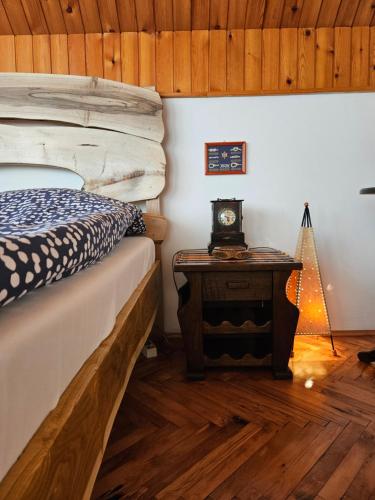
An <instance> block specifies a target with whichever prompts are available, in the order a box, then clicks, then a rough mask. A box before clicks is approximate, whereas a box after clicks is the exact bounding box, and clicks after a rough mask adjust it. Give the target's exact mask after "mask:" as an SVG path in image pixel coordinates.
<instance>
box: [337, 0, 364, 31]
mask: <svg viewBox="0 0 375 500" xmlns="http://www.w3.org/2000/svg"><path fill="white" fill-rule="evenodd" d="M358 6H359V0H341V5H340V8H339V11H338V13H337V17H336V21H335V26H340V27H351V26H352V24H353V21H354V18H355V15H356V13H357V10H358Z"/></svg>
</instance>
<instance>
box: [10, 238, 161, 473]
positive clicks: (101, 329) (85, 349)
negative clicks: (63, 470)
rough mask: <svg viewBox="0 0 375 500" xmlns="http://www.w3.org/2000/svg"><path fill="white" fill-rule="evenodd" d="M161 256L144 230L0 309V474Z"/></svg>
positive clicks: (21, 447)
mask: <svg viewBox="0 0 375 500" xmlns="http://www.w3.org/2000/svg"><path fill="white" fill-rule="evenodd" d="M154 260H155V247H154V243H153V241H152V240H151V239H149V238H146V237H144V236H135V237H129V238H124V240H123V241H122V242H121V243H120V244H119V245H118V246H117V247H116V248H115V249H114V250H113V251H112V252H111V253H110V254H109V255H108V256H107V257H105V258H104V259H103V261H102V262H100V263H98V264H95V265H94V266H92V267H89V268H88V269H86V270H84V271H81V272H80V273H78V274H76V275H74V276H71V277H70V278H65V279H64V280H62V281H59V282H57V283H53V284H51V285H49V286H47V287H44V288H41V289H39V290H36V291H34V292H31V293H29V294H28V295H27V296H25V297H24V298H23V299H21V300H19V301H18V302H15V303H12V304H9V305H8V306H5V307H4V308H3V309H1V310H0V480H1V479H2V478H3V477H4V476H5V474H6V473H7V471H8V469H9V468H10V467H11V466H12V465H13V463H14V462H15V461H16V459H17V457H18V456H19V454H20V453H21V452H22V450H23V448H24V447H25V445H26V444H27V443H28V441H29V440H30V438H31V437H32V435H33V434H34V432H35V431H36V430H37V429H38V427H39V425H40V424H41V423H42V421H43V420H44V418H45V417H46V416H47V414H48V413H49V412H50V411H51V410H52V409H53V408H54V407H55V406H56V404H57V402H58V400H59V398H60V396H61V395H62V393H63V392H64V390H65V389H66V387H67V386H68V385H69V383H70V381H71V380H72V379H73V377H74V375H75V374H76V373H77V372H78V371H79V369H80V368H81V366H82V365H83V363H84V362H85V361H86V359H87V358H89V356H90V355H91V354H92V352H93V351H94V350H95V349H96V348H97V347H98V345H99V344H100V343H101V342H102V341H103V340H104V339H105V338H106V337H107V336H108V334H109V333H110V332H111V330H112V329H113V326H114V323H115V319H116V316H117V314H118V313H119V311H120V310H121V308H122V306H123V305H124V303H125V302H126V301H127V300H128V299H129V297H130V296H131V294H132V293H133V291H134V290H135V288H136V287H137V285H138V284H139V283H140V281H141V280H142V278H143V277H144V276H145V275H146V273H147V272H148V271H149V269H150V268H151V267H152V264H153V262H154Z"/></svg>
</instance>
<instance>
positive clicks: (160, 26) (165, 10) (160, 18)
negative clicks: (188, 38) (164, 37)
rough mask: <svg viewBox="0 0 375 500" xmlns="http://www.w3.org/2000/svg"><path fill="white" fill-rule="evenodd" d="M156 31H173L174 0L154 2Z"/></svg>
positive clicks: (157, 0) (155, 0)
mask: <svg viewBox="0 0 375 500" xmlns="http://www.w3.org/2000/svg"><path fill="white" fill-rule="evenodd" d="M154 11H155V29H156V31H173V0H154Z"/></svg>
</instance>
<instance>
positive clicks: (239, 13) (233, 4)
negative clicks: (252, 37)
mask: <svg viewBox="0 0 375 500" xmlns="http://www.w3.org/2000/svg"><path fill="white" fill-rule="evenodd" d="M247 4H248V0H229V5H228V24H227V28H228V30H234V29H243V28H244V27H245V24H246V13H247Z"/></svg>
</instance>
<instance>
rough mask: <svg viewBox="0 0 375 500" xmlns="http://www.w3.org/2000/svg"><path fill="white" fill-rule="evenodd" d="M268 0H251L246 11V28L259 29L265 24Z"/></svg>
mask: <svg viewBox="0 0 375 500" xmlns="http://www.w3.org/2000/svg"><path fill="white" fill-rule="evenodd" d="M265 8H266V0H249V2H248V4H247V12H246V23H245V28H246V29H252V28H254V29H259V28H261V27H262V26H263V20H264V11H265Z"/></svg>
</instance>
